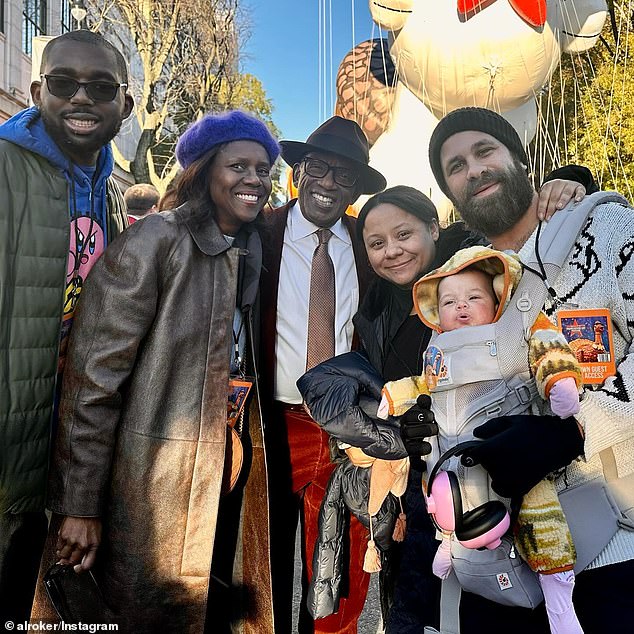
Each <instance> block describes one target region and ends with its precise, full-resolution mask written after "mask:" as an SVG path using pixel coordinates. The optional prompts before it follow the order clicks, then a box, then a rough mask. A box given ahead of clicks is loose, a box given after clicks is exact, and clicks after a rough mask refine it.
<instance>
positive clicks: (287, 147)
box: [280, 116, 387, 194]
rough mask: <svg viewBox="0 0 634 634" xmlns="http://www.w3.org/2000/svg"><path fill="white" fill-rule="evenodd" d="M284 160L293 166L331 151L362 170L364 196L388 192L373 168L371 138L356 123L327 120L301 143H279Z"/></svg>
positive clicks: (381, 178)
mask: <svg viewBox="0 0 634 634" xmlns="http://www.w3.org/2000/svg"><path fill="white" fill-rule="evenodd" d="M280 146H281V147H282V158H283V159H284V160H285V161H286V162H287V163H288V164H289V165H290V166H291V167H292V166H293V165H295V164H296V163H299V162H301V160H302V159H303V158H304V156H306V154H308V152H330V153H332V154H337V155H338V156H343V157H344V158H347V159H348V160H350V161H352V162H353V163H355V164H356V165H357V167H358V168H359V173H360V180H361V187H362V191H361V193H362V194H376V192H380V191H382V190H383V189H385V186H386V184H387V181H386V180H385V177H384V176H383V174H381V173H380V172H377V170H375V169H373V168H371V167H370V166H369V165H368V163H369V161H370V149H369V146H368V139H367V138H366V136H365V134H364V133H363V130H362V129H361V128H360V127H359V126H358V125H357V123H356V122H354V121H350V119H344V118H343V117H339V116H334V117H330V119H328V120H327V121H324V123H322V124H321V125H320V126H319V127H318V128H317V129H316V130H315V131H314V132H313V133H312V134H311V135H310V136H309V137H308V139H306V143H302V142H301V141H280Z"/></svg>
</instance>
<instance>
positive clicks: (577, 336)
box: [557, 308, 616, 384]
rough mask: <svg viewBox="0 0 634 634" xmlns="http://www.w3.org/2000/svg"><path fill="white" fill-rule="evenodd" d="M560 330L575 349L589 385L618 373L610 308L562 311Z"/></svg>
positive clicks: (558, 313)
mask: <svg viewBox="0 0 634 634" xmlns="http://www.w3.org/2000/svg"><path fill="white" fill-rule="evenodd" d="M557 327H558V329H559V331H560V332H561V333H562V334H563V336H564V337H565V338H566V341H567V342H568V345H569V346H570V348H571V349H572V351H573V353H574V355H575V357H576V358H577V361H578V362H579V365H580V366H581V375H582V377H583V382H584V383H585V384H600V383H603V382H604V381H605V380H606V379H607V378H608V377H609V376H614V374H616V364H615V362H614V339H613V334H612V320H611V319H610V311H609V310H608V309H607V308H591V309H585V310H559V311H558V312H557Z"/></svg>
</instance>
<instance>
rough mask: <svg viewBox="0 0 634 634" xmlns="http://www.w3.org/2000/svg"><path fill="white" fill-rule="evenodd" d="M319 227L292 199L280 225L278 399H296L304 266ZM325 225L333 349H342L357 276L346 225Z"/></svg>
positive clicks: (306, 278)
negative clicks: (330, 267) (331, 278)
mask: <svg viewBox="0 0 634 634" xmlns="http://www.w3.org/2000/svg"><path fill="white" fill-rule="evenodd" d="M319 228H320V227H318V226H317V225H314V224H313V223H312V222H310V221H308V220H306V218H304V216H303V215H302V212H301V210H300V208H299V202H297V203H295V205H294V206H293V207H292V209H291V210H290V211H289V213H288V219H287V221H286V229H285V230H284V245H283V247H282V261H281V264H280V279H279V285H278V294H277V332H276V336H275V354H276V359H277V363H276V366H275V398H276V399H277V400H279V401H283V402H284V403H291V404H298V403H301V402H302V397H301V395H300V393H299V390H298V389H297V386H296V385H295V382H296V381H297V379H298V378H299V377H300V376H302V374H304V372H305V371H306V347H307V344H308V301H309V294H310V269H311V265H312V260H313V253H314V251H315V249H316V248H317V244H318V240H317V234H316V233H315V232H316V231H317V230H318V229H319ZM330 230H331V231H332V233H333V235H332V238H330V240H329V241H328V253H329V254H330V258H331V259H332V262H333V264H334V267H335V289H336V290H335V293H336V305H335V354H342V353H344V352H349V351H350V348H351V346H352V335H353V325H352V317H353V316H354V315H355V313H356V312H357V308H358V306H359V281H358V279H357V270H356V267H355V262H354V252H353V250H352V241H351V239H350V235H349V234H348V230H347V229H346V227H345V226H344V224H343V222H342V221H341V220H339V221H338V222H337V223H336V224H334V225H333V226H332V227H330Z"/></svg>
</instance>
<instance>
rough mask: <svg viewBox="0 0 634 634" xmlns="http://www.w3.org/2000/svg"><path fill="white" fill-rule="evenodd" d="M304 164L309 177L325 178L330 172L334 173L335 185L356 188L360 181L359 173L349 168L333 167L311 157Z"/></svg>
mask: <svg viewBox="0 0 634 634" xmlns="http://www.w3.org/2000/svg"><path fill="white" fill-rule="evenodd" d="M303 163H304V169H305V170H306V173H307V174H308V175H309V176H313V177H314V178H324V176H326V174H328V172H332V177H333V178H334V179H335V183H337V185H341V186H342V187H354V185H355V184H356V182H357V181H358V180H359V174H358V173H357V171H356V170H354V169H350V168H349V167H333V166H332V165H328V163H326V162H325V161H322V160H320V159H316V158H310V157H307V158H305V159H304V160H303Z"/></svg>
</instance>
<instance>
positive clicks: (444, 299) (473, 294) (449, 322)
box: [438, 269, 498, 332]
mask: <svg viewBox="0 0 634 634" xmlns="http://www.w3.org/2000/svg"><path fill="white" fill-rule="evenodd" d="M497 306H498V303H497V299H496V297H495V294H494V292H493V281H492V279H491V276H490V275H487V274H486V273H484V272H483V271H478V270H476V269H467V270H465V271H461V272H460V273H456V274H455V275H450V276H448V277H444V278H443V279H442V280H441V281H440V283H439V284H438V315H439V318H440V319H439V322H440V329H441V330H442V331H443V332H449V331H451V330H457V329H458V328H464V327H465V326H482V325H484V324H490V323H492V322H493V319H494V318H495V313H496V311H497Z"/></svg>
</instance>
